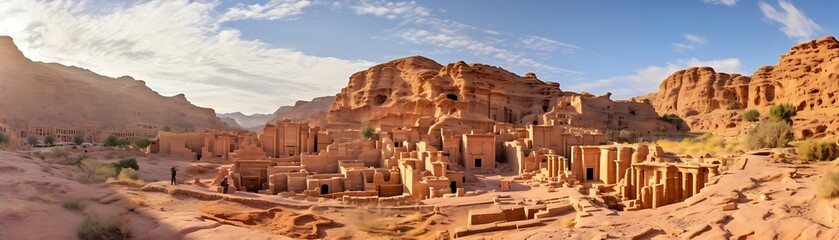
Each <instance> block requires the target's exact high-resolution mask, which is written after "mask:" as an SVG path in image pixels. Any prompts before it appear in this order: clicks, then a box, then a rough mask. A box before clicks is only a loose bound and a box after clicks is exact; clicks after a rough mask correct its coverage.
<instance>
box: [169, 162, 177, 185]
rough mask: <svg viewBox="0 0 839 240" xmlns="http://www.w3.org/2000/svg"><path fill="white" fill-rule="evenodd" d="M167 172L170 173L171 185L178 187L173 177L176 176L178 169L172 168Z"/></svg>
mask: <svg viewBox="0 0 839 240" xmlns="http://www.w3.org/2000/svg"><path fill="white" fill-rule="evenodd" d="M169 171H170V172H172V185H178V182H177V181H175V175H177V174H178V169H177V168H175V167H174V166H173V167H172V169H169Z"/></svg>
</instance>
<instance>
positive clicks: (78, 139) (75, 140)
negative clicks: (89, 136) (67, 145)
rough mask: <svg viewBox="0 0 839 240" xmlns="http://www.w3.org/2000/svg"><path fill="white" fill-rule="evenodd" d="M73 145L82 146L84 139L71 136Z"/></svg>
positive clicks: (80, 136)
mask: <svg viewBox="0 0 839 240" xmlns="http://www.w3.org/2000/svg"><path fill="white" fill-rule="evenodd" d="M73 143H75V144H76V145H82V143H84V137H82V135H76V136H73Z"/></svg>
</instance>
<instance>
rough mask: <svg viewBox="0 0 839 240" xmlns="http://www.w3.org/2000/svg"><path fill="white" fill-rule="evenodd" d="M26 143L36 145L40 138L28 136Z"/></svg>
mask: <svg viewBox="0 0 839 240" xmlns="http://www.w3.org/2000/svg"><path fill="white" fill-rule="evenodd" d="M26 143H29V146H32V147H35V145H36V144H38V138H36V137H34V136H33V137H28V138H26Z"/></svg>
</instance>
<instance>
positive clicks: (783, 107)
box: [769, 103, 795, 124]
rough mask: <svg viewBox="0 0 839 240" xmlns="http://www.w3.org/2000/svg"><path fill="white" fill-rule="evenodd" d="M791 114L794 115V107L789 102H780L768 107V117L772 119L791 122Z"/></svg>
mask: <svg viewBox="0 0 839 240" xmlns="http://www.w3.org/2000/svg"><path fill="white" fill-rule="evenodd" d="M792 116H795V108H793V106H792V105H791V104H788V103H782V104H778V105H775V106H772V107H771V108H769V119H770V120H772V121H775V122H780V121H784V122H786V123H787V124H792Z"/></svg>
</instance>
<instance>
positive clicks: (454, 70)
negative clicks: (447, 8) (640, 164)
mask: <svg viewBox="0 0 839 240" xmlns="http://www.w3.org/2000/svg"><path fill="white" fill-rule="evenodd" d="M496 123H509V124H513V125H525V124H544V123H553V124H568V125H571V126H579V127H594V128H598V129H599V130H601V131H610V130H615V131H617V130H629V131H636V132H640V133H651V132H653V131H661V130H668V129H670V127H671V126H669V125H667V124H664V123H662V122H661V121H658V120H657V115H656V114H655V111H654V110H653V108H652V107H651V106H650V105H649V104H644V103H640V102H614V101H612V100H611V99H609V96H608V95H607V96H601V97H595V96H591V95H589V94H576V93H571V92H563V91H562V90H560V88H559V83H555V82H544V81H542V80H539V79H538V78H537V77H536V74H533V73H527V74H525V75H524V76H519V75H516V74H514V73H512V72H509V71H507V70H504V69H503V68H500V67H495V66H489V65H484V64H477V63H473V64H467V63H465V62H463V61H459V62H455V63H450V64H447V65H445V66H443V65H441V64H439V63H437V62H435V61H433V60H431V59H428V58H425V57H421V56H413V57H407V58H401V59H396V60H393V61H390V62H387V63H383V64H379V65H376V66H373V67H371V68H369V69H367V70H366V71H361V72H358V73H355V74H353V75H352V76H351V77H350V79H349V83H348V85H347V87H345V88H343V89H342V90H341V92H339V93H338V94H337V95H336V96H335V102H334V103H333V104H332V106H330V108H329V113H328V114H327V124H328V125H329V127H333V128H334V127H347V128H356V127H359V126H362V125H373V126H378V127H381V128H383V129H389V128H392V127H419V128H420V129H421V131H422V132H426V133H428V134H429V135H430V136H433V135H434V133H435V132H439V131H440V129H446V130H447V131H449V130H454V131H471V130H477V131H488V130H491V129H492V128H493V127H494V126H495V124H496ZM437 135H439V134H437Z"/></svg>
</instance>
